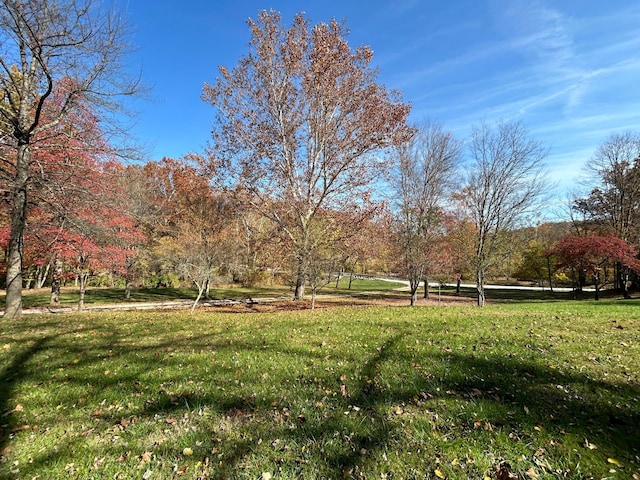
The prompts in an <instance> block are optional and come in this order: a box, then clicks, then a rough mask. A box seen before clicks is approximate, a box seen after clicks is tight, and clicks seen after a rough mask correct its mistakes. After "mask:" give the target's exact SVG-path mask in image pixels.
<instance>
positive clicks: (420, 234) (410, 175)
mask: <svg viewBox="0 0 640 480" xmlns="http://www.w3.org/2000/svg"><path fill="white" fill-rule="evenodd" d="M461 147H462V145H461V143H460V142H459V141H457V140H456V139H455V137H454V136H453V135H452V134H451V133H450V132H446V131H445V130H444V129H443V127H442V126H441V125H440V124H437V123H431V122H425V123H424V124H423V125H422V126H421V127H419V128H418V130H417V132H416V134H415V135H414V137H413V138H412V139H411V140H410V141H408V142H406V143H405V144H403V145H402V146H400V147H399V148H398V150H397V152H398V153H397V166H396V172H395V175H394V177H393V178H394V181H393V187H394V188H393V190H394V193H395V199H396V201H395V203H396V205H395V222H394V224H395V229H394V230H395V233H396V242H397V245H398V247H399V249H400V251H401V252H400V255H399V258H400V259H401V261H400V268H401V270H402V272H403V275H404V276H406V277H407V279H408V280H409V287H410V291H411V305H415V304H416V300H417V290H418V287H419V284H420V282H421V281H424V282H425V292H427V288H428V277H429V275H430V274H432V273H433V272H432V271H431V270H432V268H431V264H432V263H434V260H435V256H436V253H437V250H438V248H439V247H438V244H437V242H436V239H437V238H438V237H439V236H442V231H443V229H442V226H443V221H442V220H443V217H442V208H443V205H444V202H445V197H446V195H447V193H449V191H450V189H451V188H452V187H453V185H454V184H455V176H456V168H457V167H458V166H459V160H460V153H461V149H462V148H461Z"/></svg>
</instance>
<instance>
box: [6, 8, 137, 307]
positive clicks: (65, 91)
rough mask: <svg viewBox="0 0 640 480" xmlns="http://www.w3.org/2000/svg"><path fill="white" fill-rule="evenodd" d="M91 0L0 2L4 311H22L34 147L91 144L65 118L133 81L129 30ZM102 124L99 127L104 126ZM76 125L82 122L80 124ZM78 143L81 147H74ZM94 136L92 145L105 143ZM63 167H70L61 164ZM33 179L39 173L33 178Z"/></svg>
mask: <svg viewBox="0 0 640 480" xmlns="http://www.w3.org/2000/svg"><path fill="white" fill-rule="evenodd" d="M125 27H126V26H125V25H124V24H123V23H122V22H121V20H120V17H119V16H118V15H116V14H115V13H111V12H105V10H104V8H102V7H101V3H100V2H98V1H94V0H58V1H54V0H2V8H0V45H1V47H0V49H1V51H0V96H1V98H0V104H1V105H2V108H0V131H2V136H1V139H2V143H3V148H2V150H1V154H2V156H1V158H0V160H1V163H0V170H1V174H2V179H3V182H5V185H4V188H5V189H6V193H7V195H8V198H9V203H10V221H11V233H10V240H9V249H8V255H7V263H8V265H7V282H6V283H7V285H6V287H7V293H6V307H5V316H7V317H12V318H13V317H19V316H20V315H21V312H22V257H23V250H24V232H25V227H26V224H27V214H28V212H27V205H28V202H29V195H33V194H35V193H37V192H39V191H42V190H43V189H46V185H47V183H48V181H49V179H48V178H47V177H46V175H43V172H46V171H47V169H46V168H43V167H44V166H43V165H42V164H38V163H37V161H36V159H35V156H34V155H33V153H34V151H35V150H38V149H40V148H50V147H51V145H59V144H64V145H69V142H68V140H69V139H78V140H79V144H76V145H74V146H73V148H74V149H76V148H85V149H88V150H92V151H94V150H95V149H96V146H94V145H93V144H92V142H91V141H88V140H89V139H90V136H89V135H86V132H83V131H78V130H79V129H78V126H76V125H75V124H74V122H70V121H68V122H65V120H68V119H69V118H70V117H73V116H74V115H82V114H83V112H86V111H90V112H92V113H96V112H102V113H104V115H100V118H101V120H102V121H103V122H102V124H103V125H104V124H105V123H107V122H106V120H107V119H108V118H109V117H108V116H107V112H111V111H113V109H114V108H117V107H118V106H119V105H120V104H119V103H118V101H117V98H118V96H119V95H122V94H131V93H134V92H135V91H136V90H137V89H138V82H137V79H133V80H130V79H129V78H127V77H126V73H125V72H126V69H125V68H123V65H122V59H123V58H124V55H125V54H126V53H127V48H128V42H127V30H126V28H125ZM103 128H104V127H103ZM80 130H81V129H80ZM80 145H82V147H80ZM104 146H105V144H104V142H100V143H99V144H98V147H97V148H104ZM67 170H69V169H67ZM36 180H37V181H36Z"/></svg>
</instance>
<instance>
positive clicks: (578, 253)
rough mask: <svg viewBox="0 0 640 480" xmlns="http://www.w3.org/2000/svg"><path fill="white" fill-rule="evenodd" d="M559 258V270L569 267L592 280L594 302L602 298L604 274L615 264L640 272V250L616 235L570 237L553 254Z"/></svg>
mask: <svg viewBox="0 0 640 480" xmlns="http://www.w3.org/2000/svg"><path fill="white" fill-rule="evenodd" d="M550 253H551V254H552V255H556V256H557V257H558V267H559V268H570V269H571V271H572V272H573V273H574V275H575V274H578V275H579V274H580V273H582V272H584V273H586V274H589V275H591V276H592V277H593V281H594V284H595V290H596V293H595V299H596V300H598V299H599V292H600V284H601V280H602V279H601V272H603V271H605V269H606V267H607V266H608V265H612V264H613V263H614V262H617V263H620V264H621V265H622V266H623V267H624V268H627V269H631V270H633V271H635V272H640V260H638V258H637V255H638V250H637V249H635V248H634V247H633V245H630V244H629V243H628V242H625V241H624V240H622V239H621V238H618V237H616V236H613V235H608V236H602V235H595V234H591V235H587V236H581V235H567V236H565V237H563V238H562V239H561V240H560V241H559V242H558V243H557V245H556V246H555V247H554V248H553V249H552V250H551V252H550Z"/></svg>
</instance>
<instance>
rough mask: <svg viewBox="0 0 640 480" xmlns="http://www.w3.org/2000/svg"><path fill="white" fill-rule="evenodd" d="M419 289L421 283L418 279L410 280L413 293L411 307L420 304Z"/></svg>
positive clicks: (410, 289) (410, 288)
mask: <svg viewBox="0 0 640 480" xmlns="http://www.w3.org/2000/svg"><path fill="white" fill-rule="evenodd" d="M418 287H420V281H419V280H417V279H413V278H410V279H409V291H410V292H411V300H410V303H409V305H410V306H412V307H415V306H416V304H417V303H418Z"/></svg>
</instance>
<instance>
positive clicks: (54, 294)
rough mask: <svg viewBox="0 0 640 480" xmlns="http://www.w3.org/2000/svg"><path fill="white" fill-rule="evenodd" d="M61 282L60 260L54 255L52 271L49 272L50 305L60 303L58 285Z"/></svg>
mask: <svg viewBox="0 0 640 480" xmlns="http://www.w3.org/2000/svg"><path fill="white" fill-rule="evenodd" d="M61 284H62V261H61V260H60V259H59V258H58V257H56V258H55V259H54V260H53V273H52V274H51V301H50V304H51V305H54V306H55V305H60V285H61Z"/></svg>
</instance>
